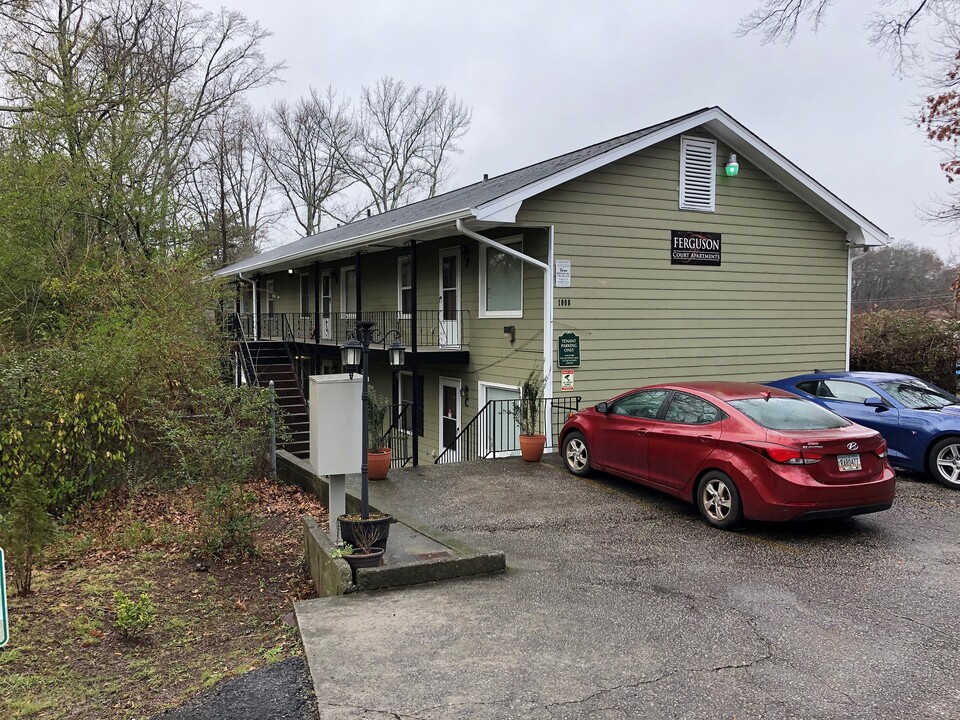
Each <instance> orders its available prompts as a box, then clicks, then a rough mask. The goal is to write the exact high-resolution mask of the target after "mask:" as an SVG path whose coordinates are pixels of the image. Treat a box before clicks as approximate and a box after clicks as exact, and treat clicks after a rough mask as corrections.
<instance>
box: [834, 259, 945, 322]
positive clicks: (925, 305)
mask: <svg viewBox="0 0 960 720" xmlns="http://www.w3.org/2000/svg"><path fill="white" fill-rule="evenodd" d="M954 277H955V272H954V270H953V269H951V268H949V267H947V266H946V265H945V264H944V262H943V260H942V259H941V258H940V256H939V255H937V253H935V252H934V251H933V250H929V249H926V248H921V247H918V246H917V245H914V244H913V243H905V242H900V243H894V244H892V245H888V246H887V247H884V248H880V249H876V250H870V251H869V252H867V253H865V254H863V255H860V256H858V257H857V258H856V259H855V261H854V264H853V273H852V278H851V301H852V303H853V309H854V310H855V311H858V312H863V311H868V310H874V309H911V310H933V309H939V308H946V307H950V306H952V304H953V299H954V296H953V292H952V291H951V283H952V281H953V280H954Z"/></svg>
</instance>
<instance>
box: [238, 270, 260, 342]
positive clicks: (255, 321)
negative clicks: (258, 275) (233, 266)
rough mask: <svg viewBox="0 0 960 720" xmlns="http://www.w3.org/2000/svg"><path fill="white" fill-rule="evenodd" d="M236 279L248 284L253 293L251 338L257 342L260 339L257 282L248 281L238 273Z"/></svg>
mask: <svg viewBox="0 0 960 720" xmlns="http://www.w3.org/2000/svg"><path fill="white" fill-rule="evenodd" d="M237 277H238V278H240V279H241V280H243V281H244V282H248V283H250V289H251V291H252V292H253V337H254V339H256V340H259V339H260V293H258V292H257V281H256V280H253V279H250V280H248V279H247V278H245V277H244V276H243V273H242V272H238V273H237Z"/></svg>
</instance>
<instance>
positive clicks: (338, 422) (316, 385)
mask: <svg viewBox="0 0 960 720" xmlns="http://www.w3.org/2000/svg"><path fill="white" fill-rule="evenodd" d="M362 385H363V379H362V378H361V376H360V374H359V373H355V374H354V376H353V379H352V380H351V379H350V376H349V375H347V374H343V375H311V376H310V464H311V465H312V466H313V471H314V472H315V473H316V474H317V475H350V474H353V473H359V472H360V452H361V451H362V450H363V445H364V444H366V438H361V437H360V424H361V423H360V393H361V388H362Z"/></svg>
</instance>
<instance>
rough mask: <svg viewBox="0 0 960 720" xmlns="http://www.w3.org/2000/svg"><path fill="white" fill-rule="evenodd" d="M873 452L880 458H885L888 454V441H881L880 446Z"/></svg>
mask: <svg viewBox="0 0 960 720" xmlns="http://www.w3.org/2000/svg"><path fill="white" fill-rule="evenodd" d="M873 454H874V455H876V456H877V457H878V458H885V457H886V456H887V443H886V442H883V443H880V447H878V448H877V449H876V450H874V451H873Z"/></svg>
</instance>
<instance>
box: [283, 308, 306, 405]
mask: <svg viewBox="0 0 960 720" xmlns="http://www.w3.org/2000/svg"><path fill="white" fill-rule="evenodd" d="M287 315H289V313H284V314H283V328H282V332H283V338H282V340H283V349H284V350H286V351H287V359H288V360H289V361H290V367H292V368H293V377H294V379H295V380H296V381H297V390H299V391H300V399H301V400H302V401H303V404H304V406H306V404H307V396H306V394H305V393H304V392H303V383H301V382H300V367H299V365H298V364H297V358H296V356H295V355H294V352H293V343H295V342H296V337H295V336H294V334H293V329H292V328H291V327H290V325H289V323H288V322H287ZM288 335H289V337H290V339H289V341H288V340H287V337H288Z"/></svg>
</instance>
